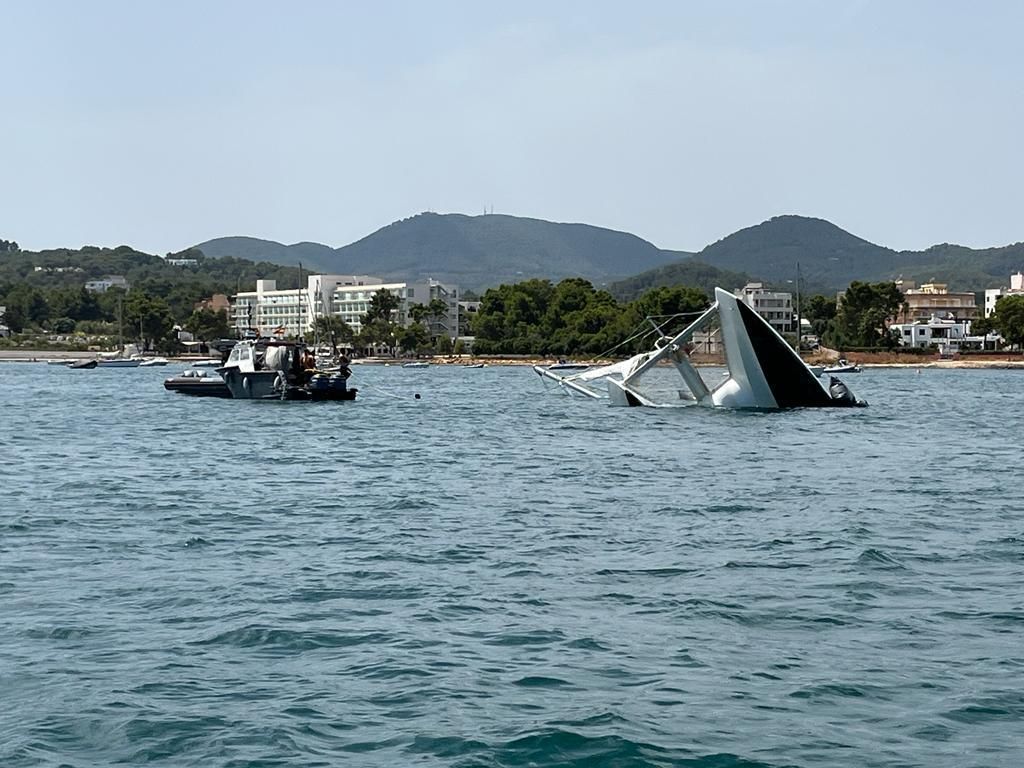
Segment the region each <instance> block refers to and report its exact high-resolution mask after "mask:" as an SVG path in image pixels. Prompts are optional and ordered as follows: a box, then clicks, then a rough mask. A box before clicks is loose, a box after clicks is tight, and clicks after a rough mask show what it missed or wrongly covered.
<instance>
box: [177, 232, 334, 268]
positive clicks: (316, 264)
mask: <svg viewBox="0 0 1024 768" xmlns="http://www.w3.org/2000/svg"><path fill="white" fill-rule="evenodd" d="M196 248H198V249H199V250H201V251H202V252H203V254H205V255H206V256H209V257H211V258H223V257H226V256H234V257H237V258H241V259H246V260H247V261H252V262H261V261H265V262H271V263H273V264H281V265H287V266H292V267H295V266H298V265H299V264H301V265H302V268H303V269H304V270H310V271H329V270H328V267H327V265H329V264H330V263H331V261H332V259H333V258H334V249H333V248H331V247H330V246H329V245H323V244H321V243H309V242H303V243H294V244H292V245H284V244H282V243H278V242H275V241H274V240H261V239H260V238H258V237H218V238H217V239H215V240H207V241H206V242H205V243H201V244H200V245H197V246H196Z"/></svg>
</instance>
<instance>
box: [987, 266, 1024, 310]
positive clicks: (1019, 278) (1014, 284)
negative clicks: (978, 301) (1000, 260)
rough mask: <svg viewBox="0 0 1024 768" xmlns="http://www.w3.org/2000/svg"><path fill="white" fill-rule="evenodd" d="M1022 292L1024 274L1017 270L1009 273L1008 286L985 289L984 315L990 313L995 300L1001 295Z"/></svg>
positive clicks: (1023, 291) (1023, 288)
mask: <svg viewBox="0 0 1024 768" xmlns="http://www.w3.org/2000/svg"><path fill="white" fill-rule="evenodd" d="M1020 294H1024V274H1021V273H1020V272H1018V273H1017V274H1015V275H1010V287H1009V288H1007V287H1005V286H1004V287H1002V288H989V289H988V290H986V291H985V317H988V316H989V315H991V314H992V311H993V310H994V309H995V308H996V302H997V301H999V298H1000V297H1001V296H1016V295H1020Z"/></svg>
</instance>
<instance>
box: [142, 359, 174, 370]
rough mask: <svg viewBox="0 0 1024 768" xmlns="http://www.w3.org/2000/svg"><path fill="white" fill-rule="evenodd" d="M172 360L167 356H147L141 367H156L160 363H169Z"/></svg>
mask: <svg viewBox="0 0 1024 768" xmlns="http://www.w3.org/2000/svg"><path fill="white" fill-rule="evenodd" d="M169 362H170V360H168V359H167V358H166V357H145V358H143V359H142V362H141V363H139V367H140V368H154V367H156V366H159V365H167V364H168V363H169Z"/></svg>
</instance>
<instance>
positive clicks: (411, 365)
mask: <svg viewBox="0 0 1024 768" xmlns="http://www.w3.org/2000/svg"><path fill="white" fill-rule="evenodd" d="M402 367H403V368H429V367H430V363H425V362H423V361H422V360H420V361H417V362H415V363H403V364H402Z"/></svg>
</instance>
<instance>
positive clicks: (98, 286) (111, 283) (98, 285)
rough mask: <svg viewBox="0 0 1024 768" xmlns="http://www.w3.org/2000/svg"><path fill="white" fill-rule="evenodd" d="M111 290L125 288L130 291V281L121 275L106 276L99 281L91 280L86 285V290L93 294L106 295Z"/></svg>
mask: <svg viewBox="0 0 1024 768" xmlns="http://www.w3.org/2000/svg"><path fill="white" fill-rule="evenodd" d="M111 288H124V289H125V290H128V281H127V280H125V279H124V277H122V276H121V275H106V276H105V277H101V278H100V279H98V280H89V281H88V282H87V283H86V284H85V290H87V291H90V292H91V293H105V292H106V291H108V290H109V289H111Z"/></svg>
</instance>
